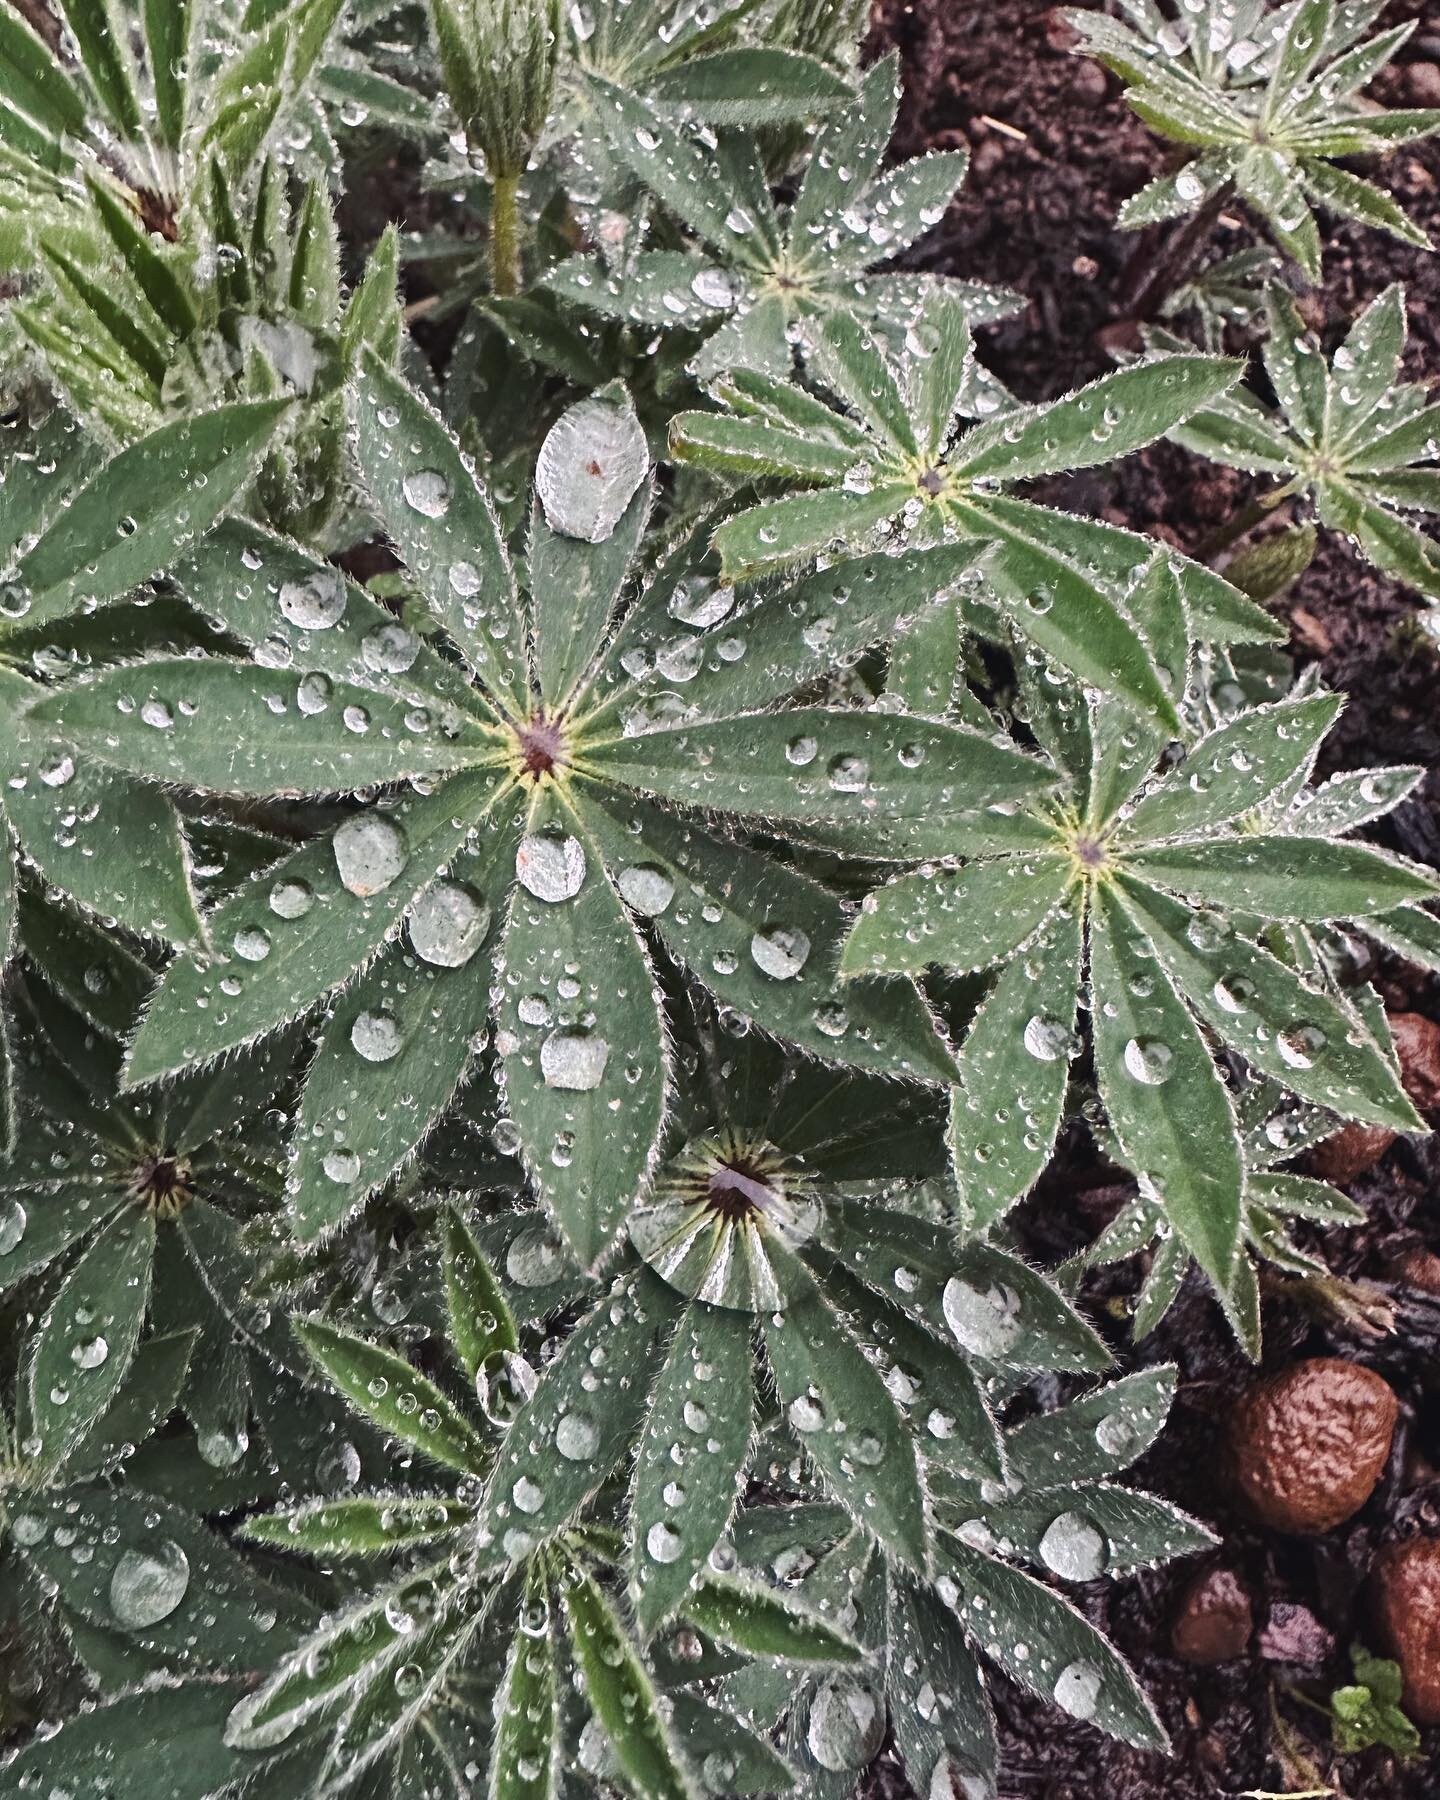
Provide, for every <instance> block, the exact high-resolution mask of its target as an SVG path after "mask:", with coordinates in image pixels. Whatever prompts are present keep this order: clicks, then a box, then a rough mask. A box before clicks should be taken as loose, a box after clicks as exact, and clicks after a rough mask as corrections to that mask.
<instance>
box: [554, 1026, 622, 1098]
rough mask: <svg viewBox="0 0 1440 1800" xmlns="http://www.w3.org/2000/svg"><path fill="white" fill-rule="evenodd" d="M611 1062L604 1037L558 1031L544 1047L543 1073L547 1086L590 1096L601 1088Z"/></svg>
mask: <svg viewBox="0 0 1440 1800" xmlns="http://www.w3.org/2000/svg"><path fill="white" fill-rule="evenodd" d="M609 1059H610V1046H609V1044H607V1043H606V1041H605V1039H604V1038H602V1037H594V1036H592V1035H591V1034H590V1033H589V1032H585V1031H555V1032H552V1033H551V1034H550V1036H549V1037H548V1038H546V1039H545V1041H544V1043H543V1044H541V1046H540V1073H541V1074H542V1075H543V1076H544V1078H545V1084H546V1086H547V1087H552V1088H565V1089H569V1090H570V1091H572V1092H574V1093H580V1094H585V1093H589V1092H590V1091H591V1090H592V1089H593V1088H597V1087H599V1085H600V1082H601V1080H602V1078H603V1077H604V1074H605V1064H606V1063H607V1062H608V1061H609Z"/></svg>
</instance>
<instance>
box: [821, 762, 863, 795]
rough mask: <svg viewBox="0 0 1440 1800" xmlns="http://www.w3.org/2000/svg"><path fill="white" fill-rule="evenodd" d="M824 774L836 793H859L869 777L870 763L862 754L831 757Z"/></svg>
mask: <svg viewBox="0 0 1440 1800" xmlns="http://www.w3.org/2000/svg"><path fill="white" fill-rule="evenodd" d="M826 775H827V778H828V780H829V782H830V786H831V787H832V788H833V789H834V790H835V792H836V793H837V794H859V793H863V792H864V789H865V784H866V782H867V781H869V779H870V765H869V764H868V763H867V762H866V761H865V758H864V757H863V756H849V755H841V756H836V757H832V758H831V761H830V766H829V768H828V769H827V770H826Z"/></svg>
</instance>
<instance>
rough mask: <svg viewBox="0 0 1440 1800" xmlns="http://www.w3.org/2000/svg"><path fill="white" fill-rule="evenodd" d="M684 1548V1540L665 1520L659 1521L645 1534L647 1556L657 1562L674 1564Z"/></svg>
mask: <svg viewBox="0 0 1440 1800" xmlns="http://www.w3.org/2000/svg"><path fill="white" fill-rule="evenodd" d="M684 1548H685V1540H684V1538H682V1537H681V1535H680V1533H679V1532H678V1531H677V1530H676V1529H675V1527H674V1526H673V1525H668V1524H667V1523H666V1522H665V1520H663V1519H657V1520H656V1521H655V1523H654V1524H653V1525H652V1526H651V1527H650V1529H649V1530H648V1531H647V1532H646V1533H645V1551H646V1554H647V1555H648V1556H650V1557H651V1558H652V1560H653V1561H655V1562H658V1563H673V1562H674V1561H675V1560H676V1559H677V1558H678V1557H679V1555H680V1552H681V1551H682V1550H683V1549H684Z"/></svg>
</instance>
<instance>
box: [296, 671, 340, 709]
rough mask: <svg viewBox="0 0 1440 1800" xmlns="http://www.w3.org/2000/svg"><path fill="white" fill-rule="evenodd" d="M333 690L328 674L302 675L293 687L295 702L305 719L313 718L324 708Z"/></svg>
mask: <svg viewBox="0 0 1440 1800" xmlns="http://www.w3.org/2000/svg"><path fill="white" fill-rule="evenodd" d="M334 692H335V684H334V682H333V681H331V679H330V677H329V676H328V675H321V674H319V673H318V672H317V673H314V674H310V675H302V676H301V678H300V680H299V682H298V684H297V685H296V688H295V704H296V706H297V707H298V708H299V710H300V711H301V712H302V713H304V715H305V716H306V718H307V719H313V718H314V717H315V716H316V714H317V713H323V712H324V711H325V710H326V708H327V707H328V706H329V704H330V697H331V695H332V694H333V693H334Z"/></svg>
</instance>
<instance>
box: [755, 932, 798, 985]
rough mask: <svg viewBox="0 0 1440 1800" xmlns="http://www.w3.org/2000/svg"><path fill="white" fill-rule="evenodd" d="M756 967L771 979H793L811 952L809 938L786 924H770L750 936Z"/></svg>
mask: <svg viewBox="0 0 1440 1800" xmlns="http://www.w3.org/2000/svg"><path fill="white" fill-rule="evenodd" d="M750 955H751V958H752V960H753V961H754V964H755V967H756V968H757V969H759V971H760V973H761V974H762V975H768V976H769V977H770V978H771V980H772V981H793V980H794V978H795V977H796V976H797V975H798V974H799V973H800V971H801V970H802V969H803V968H804V967H805V962H806V959H807V957H808V956H809V955H810V940H809V938H808V937H806V935H805V933H804V932H803V931H796V930H794V929H792V928H791V927H790V926H788V925H769V926H767V927H766V928H765V930H764V931H757V932H756V933H755V935H754V936H753V937H752V938H751V940H750Z"/></svg>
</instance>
